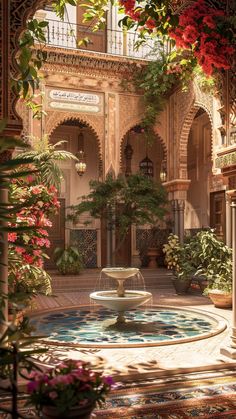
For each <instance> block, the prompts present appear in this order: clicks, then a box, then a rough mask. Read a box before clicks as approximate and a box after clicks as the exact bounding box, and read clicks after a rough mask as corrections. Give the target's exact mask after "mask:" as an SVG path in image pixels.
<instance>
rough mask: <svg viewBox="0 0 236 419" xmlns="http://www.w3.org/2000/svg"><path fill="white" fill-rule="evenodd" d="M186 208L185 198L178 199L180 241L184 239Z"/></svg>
mask: <svg viewBox="0 0 236 419" xmlns="http://www.w3.org/2000/svg"><path fill="white" fill-rule="evenodd" d="M184 208H185V201H184V200H183V199H179V200H178V216H179V217H178V218H179V240H180V243H183V241H184Z"/></svg>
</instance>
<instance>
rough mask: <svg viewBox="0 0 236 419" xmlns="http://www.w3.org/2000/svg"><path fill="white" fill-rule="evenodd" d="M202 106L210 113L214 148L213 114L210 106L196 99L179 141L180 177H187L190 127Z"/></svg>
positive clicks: (178, 176) (184, 123)
mask: <svg viewBox="0 0 236 419" xmlns="http://www.w3.org/2000/svg"><path fill="white" fill-rule="evenodd" d="M200 108H202V109H203V110H204V111H205V112H206V113H207V115H208V118H209V121H210V124H211V150H212V149H213V115H212V112H211V110H210V109H209V107H208V106H207V105H206V104H205V103H204V102H201V101H194V103H193V104H192V106H191V108H190V110H189V112H188V114H187V116H186V118H185V119H184V122H183V125H182V128H181V132H180V137H179V141H178V152H177V154H178V158H179V162H180V164H179V173H178V175H177V176H176V177H177V178H179V179H187V147H188V139H189V133H190V129H191V126H192V123H193V120H194V118H195V116H196V114H197V112H198V111H199V109H200Z"/></svg>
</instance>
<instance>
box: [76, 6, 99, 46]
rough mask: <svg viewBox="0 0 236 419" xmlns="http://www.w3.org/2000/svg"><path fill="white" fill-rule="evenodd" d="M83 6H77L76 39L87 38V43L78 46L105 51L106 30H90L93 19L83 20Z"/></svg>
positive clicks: (93, 22) (93, 23)
mask: <svg viewBox="0 0 236 419" xmlns="http://www.w3.org/2000/svg"><path fill="white" fill-rule="evenodd" d="M84 12H85V8H84V7H80V6H79V5H78V6H77V40H78V41H80V40H81V39H83V38H88V45H85V44H82V45H81V46H80V47H79V48H80V49H85V50H88V51H96V52H106V30H105V29H104V30H99V31H96V32H93V31H92V28H93V26H94V25H95V21H93V20H92V21H91V22H83V13H84Z"/></svg>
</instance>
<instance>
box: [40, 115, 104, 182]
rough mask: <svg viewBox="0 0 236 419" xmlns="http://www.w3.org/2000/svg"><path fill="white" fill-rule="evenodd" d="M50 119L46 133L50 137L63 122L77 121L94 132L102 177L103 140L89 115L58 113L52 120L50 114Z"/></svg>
mask: <svg viewBox="0 0 236 419" xmlns="http://www.w3.org/2000/svg"><path fill="white" fill-rule="evenodd" d="M48 116H49V118H48V121H47V122H46V132H47V134H48V136H49V137H50V136H51V135H52V133H53V132H54V131H55V129H56V128H58V127H59V126H60V125H61V124H62V123H63V122H65V121H75V120H79V121H80V122H82V123H83V124H85V125H86V126H87V127H89V129H90V130H91V131H92V133H93V135H94V137H95V138H96V141H97V145H98V160H99V176H102V167H103V164H102V151H101V150H102V146H101V144H102V142H101V138H99V135H98V133H97V131H96V128H95V127H94V126H93V123H92V122H93V121H91V119H90V118H89V117H87V115H80V114H77V113H76V114H75V113H72V112H71V113H70V112H67V113H64V112H63V113H60V114H59V113H56V114H55V116H56V117H55V118H53V117H52V116H51V118H50V114H48Z"/></svg>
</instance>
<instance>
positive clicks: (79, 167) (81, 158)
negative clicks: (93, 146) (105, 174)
mask: <svg viewBox="0 0 236 419" xmlns="http://www.w3.org/2000/svg"><path fill="white" fill-rule="evenodd" d="M76 157H77V159H78V161H77V162H76V163H75V168H76V171H77V173H78V175H79V176H82V175H83V174H84V173H85V171H86V167H87V165H86V162H85V155H84V151H82V150H80V151H78V153H77V154H76Z"/></svg>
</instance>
